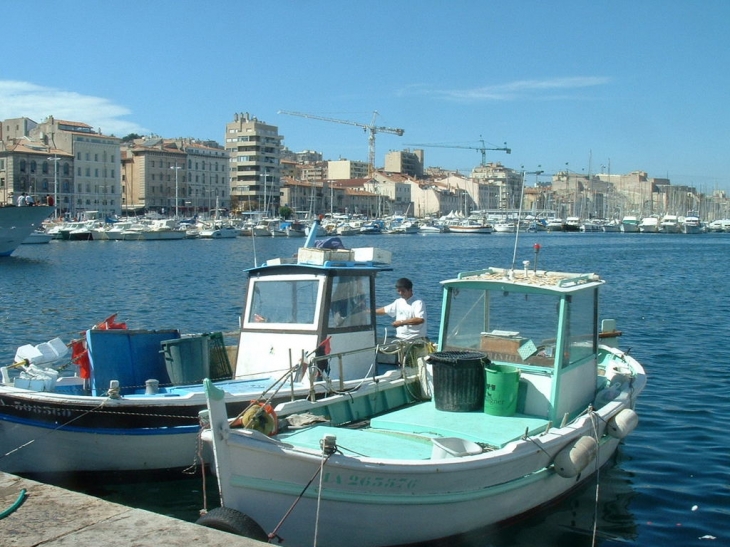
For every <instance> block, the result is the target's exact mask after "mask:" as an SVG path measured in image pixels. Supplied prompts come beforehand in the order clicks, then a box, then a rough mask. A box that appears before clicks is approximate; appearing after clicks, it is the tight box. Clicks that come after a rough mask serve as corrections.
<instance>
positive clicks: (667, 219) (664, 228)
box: [659, 214, 682, 234]
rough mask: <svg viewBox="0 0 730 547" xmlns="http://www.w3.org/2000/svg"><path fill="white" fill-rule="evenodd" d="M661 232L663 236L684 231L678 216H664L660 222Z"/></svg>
mask: <svg viewBox="0 0 730 547" xmlns="http://www.w3.org/2000/svg"><path fill="white" fill-rule="evenodd" d="M659 231H660V232H661V233H663V234H678V233H679V232H681V231H682V227H681V226H680V224H679V217H678V216H677V215H669V214H667V215H664V216H663V217H662V219H661V220H660V221H659Z"/></svg>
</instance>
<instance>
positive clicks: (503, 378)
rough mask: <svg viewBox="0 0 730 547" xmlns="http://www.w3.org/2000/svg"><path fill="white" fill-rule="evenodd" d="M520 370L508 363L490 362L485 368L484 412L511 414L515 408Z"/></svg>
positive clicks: (500, 414) (495, 414)
mask: <svg viewBox="0 0 730 547" xmlns="http://www.w3.org/2000/svg"><path fill="white" fill-rule="evenodd" d="M519 387H520V370H519V369H518V368H517V367H513V366H510V365H496V364H494V363H490V364H489V365H487V367H486V368H485V386H484V413H485V414H491V415H492V416H512V415H513V414H514V413H515V411H516V410H517V394H518V393H519Z"/></svg>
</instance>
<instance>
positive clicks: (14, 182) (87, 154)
mask: <svg viewBox="0 0 730 547" xmlns="http://www.w3.org/2000/svg"><path fill="white" fill-rule="evenodd" d="M2 137H3V140H2V143H3V144H2V147H3V156H4V162H3V166H2V167H0V173H2V175H0V178H2V179H3V181H2V186H0V192H2V193H3V198H4V199H5V200H6V201H7V200H8V199H9V196H10V194H11V193H12V194H14V195H15V194H16V193H21V192H29V193H31V194H34V195H35V196H37V199H38V200H39V201H46V200H47V197H46V196H49V197H50V196H54V195H55V199H54V201H55V204H56V208H57V210H58V212H59V213H61V214H64V215H65V214H67V215H70V216H78V215H80V214H81V213H83V212H86V211H98V212H99V214H100V216H102V217H103V216H107V215H116V214H119V213H120V212H121V184H120V180H121V159H120V150H119V144H120V139H118V138H117V137H113V136H109V135H104V134H102V133H101V131H100V130H96V131H95V130H94V129H93V128H92V127H91V126H89V125H88V124H85V123H83V122H76V121H68V120H58V119H56V118H54V117H53V116H50V117H48V118H46V119H45V120H44V121H43V122H41V123H36V122H34V121H33V120H30V119H29V118H13V119H9V120H5V121H3V122H2Z"/></svg>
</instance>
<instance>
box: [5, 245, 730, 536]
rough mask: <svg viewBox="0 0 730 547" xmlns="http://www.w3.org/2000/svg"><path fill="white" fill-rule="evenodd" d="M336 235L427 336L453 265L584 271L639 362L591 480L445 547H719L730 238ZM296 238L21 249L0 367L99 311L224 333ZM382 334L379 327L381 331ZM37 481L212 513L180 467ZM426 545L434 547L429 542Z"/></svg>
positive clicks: (434, 330) (180, 513) (72, 333)
mask: <svg viewBox="0 0 730 547" xmlns="http://www.w3.org/2000/svg"><path fill="white" fill-rule="evenodd" d="M342 240H343V242H344V243H345V244H346V245H347V246H348V247H366V246H377V247H380V248H383V249H386V250H389V251H391V252H392V253H393V264H392V266H393V271H390V272H384V273H382V274H381V275H380V276H379V285H378V294H377V297H378V304H379V305H382V304H385V303H388V302H390V301H392V300H393V299H394V298H396V296H397V294H396V292H395V290H394V284H395V280H396V279H397V278H399V277H404V276H405V277H409V278H411V279H412V280H413V282H414V289H415V293H416V294H417V295H420V296H422V297H423V298H424V299H425V300H426V304H427V311H428V315H429V329H428V330H429V335H430V336H431V337H432V338H433V339H436V338H437V335H438V323H439V313H440V302H441V287H440V284H439V281H441V280H443V279H447V278H449V277H452V276H455V275H456V273H457V272H459V271H465V270H476V269H481V268H484V267H487V266H498V267H510V266H511V265H512V264H513V255H514V256H515V259H514V267H515V268H523V267H524V264H523V262H524V261H526V260H527V261H530V263H529V266H528V267H530V268H532V267H533V266H534V262H535V259H536V257H537V267H538V268H539V269H548V270H560V271H569V272H580V273H585V272H595V273H598V274H600V275H601V277H603V278H604V279H605V280H606V281H607V283H606V286H604V287H603V288H602V297H601V309H600V317H601V318H614V319H616V320H617V325H618V329H619V330H621V331H622V332H623V336H622V337H621V339H620V343H621V346H622V348H623V349H624V350H629V351H630V353H631V354H632V355H633V356H634V357H636V358H637V359H638V360H639V361H640V362H641V363H642V364H643V365H644V367H645V368H646V371H647V374H648V385H647V388H646V389H645V390H644V392H643V393H642V395H641V397H640V398H639V401H638V404H637V409H636V410H637V412H638V414H639V418H640V422H639V426H638V428H637V430H636V431H635V432H634V433H633V434H631V435H630V436H629V437H628V438H627V439H626V440H625V442H624V443H623V444H622V445H621V446H620V448H619V451H618V453H617V455H616V458H615V459H614V461H612V462H611V464H610V465H609V466H607V467H605V468H603V469H601V470H600V473H599V474H598V476H597V477H596V479H595V480H591V481H589V482H588V484H587V485H585V486H583V487H582V488H580V489H579V490H577V491H575V492H573V493H572V494H571V495H570V496H569V497H567V498H565V499H563V500H561V501H560V502H558V503H556V504H555V505H553V506H551V507H549V508H546V509H544V510H542V511H539V512H537V513H534V514H531V515H529V516H528V517H525V518H523V519H521V520H519V521H517V522H514V523H510V524H509V525H506V526H502V527H499V528H497V529H495V528H491V529H485V530H480V531H477V532H472V533H469V534H465V535H464V536H463V537H461V538H458V539H457V540H456V541H450V542H448V545H450V546H461V547H486V546H500V547H509V546H523V545H524V546H535V545H541V546H542V545H544V546H560V547H567V546H590V545H602V546H608V545H636V546H654V545H657V546H658V545H698V544H703V545H704V544H710V545H730V458H729V457H728V456H729V455H730V450H728V446H730V442H728V439H727V437H725V435H726V434H727V432H728V431H730V406H729V405H728V393H730V375H728V374H727V368H728V365H730V359H729V358H728V356H727V351H726V349H725V347H724V346H725V342H726V341H727V331H728V327H727V323H728V319H727V318H728V316H729V314H730V286H729V284H728V281H727V276H728V272H730V236H729V235H727V234H722V233H719V234H704V235H697V236H691V235H684V234H676V235H670V234H622V233H616V234H611V233H605V234H604V233H585V234H584V233H572V234H569V233H530V234H520V236H519V239H518V241H517V245H516V247H517V251H516V253H515V252H514V249H515V237H514V234H511V235H508V234H491V235H478V234H474V235H469V234H466V235H456V234H429V235H425V236H424V235H381V236H353V237H343V238H342ZM302 243H303V240H302V239H289V238H257V239H255V240H254V239H252V238H244V237H239V238H236V239H222V240H181V241H98V242H97V241H89V242H87V241H78V242H76V241H52V242H51V243H49V244H47V245H24V246H21V247H20V249H18V250H17V251H16V253H15V254H14V255H13V256H12V257H10V258H7V259H0V294H1V295H2V296H1V297H0V303H1V304H0V359H2V362H3V364H10V363H11V362H12V360H13V357H14V355H15V351H16V349H17V347H18V346H21V345H23V344H38V343H41V342H45V341H47V340H49V339H51V338H53V337H56V336H59V337H61V338H62V339H63V340H64V341H66V342H68V341H70V340H71V339H72V338H75V337H78V335H79V332H80V331H82V330H84V329H86V328H89V327H90V326H91V325H93V324H95V323H97V322H99V321H101V320H103V319H105V318H106V317H108V316H109V315H111V314H113V313H118V314H119V315H118V320H119V321H124V322H126V323H127V324H128V326H129V328H134V329H137V328H155V329H160V328H178V329H180V330H181V332H187V333H190V332H197V333H202V332H216V331H223V332H229V331H234V330H236V328H237V326H238V317H239V315H240V313H241V307H242V304H243V299H244V289H245V279H246V274H245V272H244V270H245V269H246V268H249V267H252V266H254V265H255V264H261V263H262V262H263V261H264V260H266V259H268V258H273V257H280V256H291V255H293V254H294V253H295V252H296V250H297V248H298V247H299V246H300V245H302ZM535 244H539V246H540V250H539V254H537V255H536V252H535V248H536V247H535ZM387 328H388V324H387V322H385V321H383V322H382V325H381V331H382V332H383V333H385V331H386V329H387ZM12 448H14V447H6V446H2V447H0V470H2V458H1V456H2V454H4V453H5V452H7V451H8V450H11V449H12ZM26 450H32V445H30V446H29V447H28V448H26ZM192 463H193V462H192V461H191V464H192ZM47 480H48V481H49V482H55V483H56V484H59V485H62V486H66V487H68V488H72V489H76V490H79V491H82V492H86V493H88V494H90V495H94V496H98V497H102V498H104V499H107V500H109V501H114V502H118V503H122V504H126V505H130V506H133V507H138V508H143V509H148V510H151V511H155V512H159V513H163V514H166V515H169V516H174V517H178V518H181V519H184V520H189V521H194V520H195V519H196V518H197V516H198V514H199V510H200V509H202V508H203V507H204V506H207V507H208V508H211V507H214V506H216V504H217V492H216V489H217V486H216V483H215V479H214V478H213V477H211V476H207V477H205V480H204V478H203V476H202V475H201V473H200V471H199V470H195V469H192V470H190V474H175V475H173V476H164V477H162V476H159V475H154V476H150V475H149V474H139V475H135V476H129V475H126V476H123V477H120V476H115V475H107V476H95V477H79V476H75V477H69V476H65V477H49V478H47ZM204 493H205V495H206V498H205V499H204ZM488 510H489V508H488V507H486V508H485V511H488ZM444 518H449V517H448V515H444ZM394 520H395V521H396V522H397V512H396V513H395V514H394ZM403 524H404V523H399V524H397V525H403ZM373 525H377V523H373ZM382 525H393V523H382ZM594 525H595V530H594ZM441 544H443V545H446V544H447V542H434V543H431V544H430V545H431V547H435V546H436V545H441ZM353 545H356V543H353Z"/></svg>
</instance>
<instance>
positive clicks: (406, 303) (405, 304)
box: [375, 277, 428, 340]
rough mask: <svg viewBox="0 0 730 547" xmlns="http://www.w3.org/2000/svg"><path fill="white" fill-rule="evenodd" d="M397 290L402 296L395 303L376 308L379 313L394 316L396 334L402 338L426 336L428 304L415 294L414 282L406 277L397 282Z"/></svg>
mask: <svg viewBox="0 0 730 547" xmlns="http://www.w3.org/2000/svg"><path fill="white" fill-rule="evenodd" d="M395 290H396V291H398V294H399V295H400V298H398V299H397V300H395V301H394V302H393V303H391V304H388V305H387V306H383V307H382V308H378V309H377V310H375V313H377V314H378V315H389V316H391V317H393V318H394V321H393V323H392V325H393V326H394V327H395V329H396V331H395V336H396V338H398V339H400V340H408V339H412V338H425V337H426V333H427V330H428V327H427V324H426V304H425V303H424V302H423V300H421V299H420V298H416V297H415V296H413V283H412V282H411V280H410V279H408V278H406V277H401V278H400V279H399V280H398V281H396V282H395Z"/></svg>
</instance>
